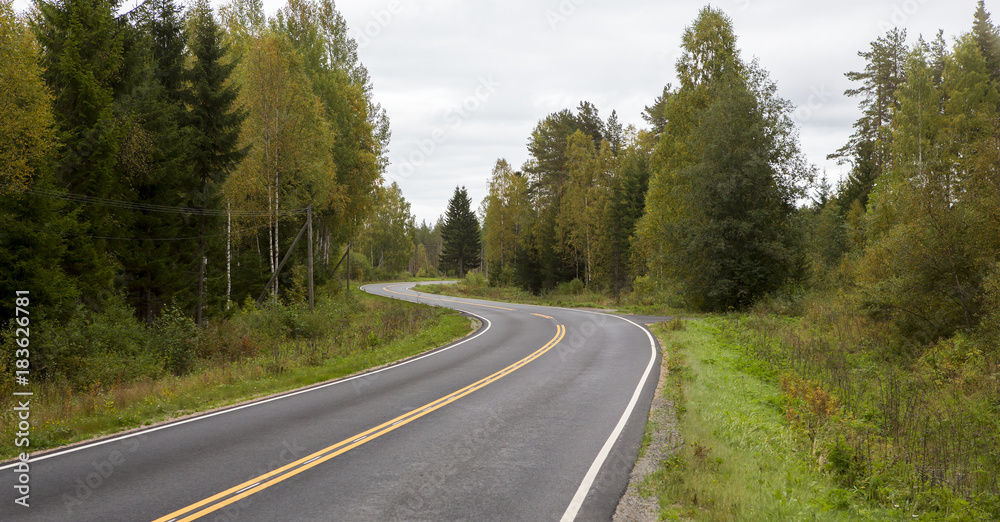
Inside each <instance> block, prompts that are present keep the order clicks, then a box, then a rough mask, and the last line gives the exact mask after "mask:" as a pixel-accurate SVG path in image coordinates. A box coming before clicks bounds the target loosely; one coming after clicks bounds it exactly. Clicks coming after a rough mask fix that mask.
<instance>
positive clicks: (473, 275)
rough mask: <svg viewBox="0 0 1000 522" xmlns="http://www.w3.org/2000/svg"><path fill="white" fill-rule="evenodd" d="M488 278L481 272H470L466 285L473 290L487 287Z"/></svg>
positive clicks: (466, 277) (466, 275)
mask: <svg viewBox="0 0 1000 522" xmlns="http://www.w3.org/2000/svg"><path fill="white" fill-rule="evenodd" d="M486 284H487V282H486V277H485V276H484V275H483V274H481V273H479V272H469V273H468V274H465V285H466V286H468V287H471V288H480V287H483V286H486Z"/></svg>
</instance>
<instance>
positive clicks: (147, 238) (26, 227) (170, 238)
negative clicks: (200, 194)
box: [13, 223, 271, 241]
mask: <svg viewBox="0 0 1000 522" xmlns="http://www.w3.org/2000/svg"><path fill="white" fill-rule="evenodd" d="M13 225H14V226H15V227H17V228H20V229H21V230H27V231H31V232H38V233H41V234H49V235H53V236H63V237H82V238H87V239H106V240H110V241H188V240H194V239H201V238H203V237H223V236H225V235H226V234H227V233H226V232H222V233H219V234H207V235H204V236H193V237H109V236H94V235H90V234H72V233H64V232H53V231H51V230H45V229H41V228H35V227H29V226H27V225H23V224H21V223H14V224H13ZM268 226H271V225H270V224H267V223H265V224H262V225H255V226H252V227H241V228H240V230H241V232H242V231H247V230H255V229H258V228H264V227H268Z"/></svg>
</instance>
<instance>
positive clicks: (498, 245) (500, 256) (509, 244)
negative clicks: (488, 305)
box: [483, 159, 530, 285]
mask: <svg viewBox="0 0 1000 522" xmlns="http://www.w3.org/2000/svg"><path fill="white" fill-rule="evenodd" d="M484 206H485V211H484V213H483V242H484V246H485V251H486V264H487V266H488V267H489V278H490V283H491V284H493V285H507V284H510V283H512V282H513V275H512V274H513V270H514V258H515V252H516V250H517V246H518V243H519V242H520V241H521V240H522V234H523V227H524V226H525V224H526V222H527V218H528V216H527V215H526V213H527V212H530V205H529V201H528V185H527V180H526V179H525V177H524V175H523V174H521V173H520V172H514V171H513V170H512V169H511V167H510V164H509V163H507V160H504V159H498V160H497V162H496V165H495V166H494V167H493V176H492V177H491V178H490V182H489V193H488V194H487V196H486V199H485V201H484Z"/></svg>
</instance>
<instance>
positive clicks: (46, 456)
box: [0, 285, 493, 471]
mask: <svg viewBox="0 0 1000 522" xmlns="http://www.w3.org/2000/svg"><path fill="white" fill-rule="evenodd" d="M365 286H372V285H365ZM363 288H364V287H362V291H365V292H367V290H363ZM368 293H371V292H368ZM375 295H377V294H375ZM390 299H393V298H390ZM411 302H412V301H411ZM454 310H457V311H459V312H464V313H467V314H469V315H471V316H473V317H475V318H476V319H480V320H482V321H484V322H485V323H486V328H483V329H482V330H480V331H479V333H477V334H476V335H473V336H472V337H467V338H465V339H462V340H461V341H458V342H456V343H455V344H452V345H451V346H446V347H444V348H438V349H436V350H434V351H433V352H431V353H425V354H424V355H421V356H419V357H415V358H413V359H410V360H408V361H404V362H401V363H398V364H390V366H386V367H385V368H380V369H378V370H375V371H371V372H368V373H362V374H359V375H355V376H353V377H347V378H343V379H338V380H336V381H333V382H328V383H326V384H320V385H318V386H312V387H311V388H307V389H305V390H299V391H295V392H291V393H286V394H284V395H278V396H277V397H271V398H270V399H261V400H258V401H254V402H250V403H247V404H244V405H242V406H234V407H232V408H227V409H224V410H219V411H217V412H214V413H206V414H204V415H198V416H196V417H191V418H189V419H184V420H180V421H177V422H171V423H169V424H163V425H161V426H155V427H152V428H147V429H140V430H138V431H134V432H131V433H127V434H125V435H121V436H118V437H111V438H108V439H104V440H99V441H97V442H91V443H87V444H82V445H80V446H74V447H72V448H68V449H65V450H62V451H56V452H53V453H46V454H44V455H41V456H38V457H31V458H29V459H28V462H29V463H32V464H33V463H35V462H38V461H40V460H46V459H51V458H53V457H59V456H62V455H66V454H68V453H75V452H77V451H82V450H85V449H90V448H96V447H97V446H102V445H104V444H110V443H112V442H118V441H120V440H125V439H129V438H132V437H138V436H140V435H145V434H147V433H153V432H155V431H160V430H165V429H167V428H174V427H177V426H181V425H183V424H188V423H191V422H195V421H199V420H204V419H208V418H211V417H216V416H219V415H224V414H226V413H232V412H234V411H239V410H242V409H246V408H250V407H253V406H259V405H261V404H267V403H269V402H274V401H278V400H281V399H287V398H289V397H294V396H296V395H301V394H303V393H309V392H313V391H316V390H320V389H323V388H328V387H330V386H335V385H338V384H343V383H345V382H349V381H353V380H355V379H362V378H365V377H370V376H372V375H375V374H376V373H381V372H384V371H386V370H392V369H394V368H399V367H400V366H403V365H406V364H410V363H412V362H417V361H419V360H420V359H423V358H425V357H430V356H432V355H437V354H439V353H442V352H445V351H448V350H451V349H452V348H454V347H456V346H459V345H462V344H465V343H467V342H469V341H471V340H473V339H475V338H477V337H479V336H480V335H483V334H484V333H486V331H487V330H489V329H490V326H492V325H493V323H491V322H490V320H489V319H487V318H485V317H482V316H480V315H477V314H475V313H472V312H469V311H467V310H458V309H454ZM20 463H21V461H20V460H17V459H15V460H14V461H13V462H11V463H10V464H5V465H3V466H0V471H2V470H5V469H10V468H13V467H14V466H17V465H18V464H20Z"/></svg>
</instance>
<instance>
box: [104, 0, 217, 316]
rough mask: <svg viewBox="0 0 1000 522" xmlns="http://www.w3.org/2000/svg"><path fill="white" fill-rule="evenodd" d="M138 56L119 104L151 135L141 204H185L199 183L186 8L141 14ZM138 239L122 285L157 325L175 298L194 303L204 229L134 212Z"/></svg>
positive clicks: (156, 4) (164, 2) (125, 255)
mask: <svg viewBox="0 0 1000 522" xmlns="http://www.w3.org/2000/svg"><path fill="white" fill-rule="evenodd" d="M135 14H136V27H135V28H134V30H133V31H132V33H131V34H133V35H134V40H135V43H134V47H136V48H137V49H136V50H135V51H134V52H135V53H136V54H139V55H140V61H141V62H142V65H143V66H142V70H141V74H139V75H137V76H138V78H137V81H136V82H135V85H134V86H133V88H132V90H131V92H129V93H128V95H127V96H122V97H120V99H119V101H118V105H119V106H120V107H121V111H122V112H123V113H125V114H126V115H127V117H128V119H129V120H130V121H132V122H133V123H132V129H131V132H132V134H133V135H134V136H137V137H141V138H143V139H142V140H135V141H141V142H142V144H143V145H144V147H145V151H142V152H144V153H141V154H135V156H138V157H140V158H141V160H142V163H143V164H142V165H141V167H140V168H138V169H136V170H137V172H136V173H135V175H134V176H133V177H132V179H133V182H132V184H133V186H134V187H135V196H136V198H137V200H139V201H141V202H143V203H147V204H153V205H159V206H162V207H184V206H188V204H190V199H189V198H187V197H185V194H186V193H187V192H190V190H191V187H193V186H195V185H196V183H197V180H196V179H194V173H193V171H192V168H191V159H190V156H189V155H188V148H189V145H190V141H189V140H190V133H189V126H188V122H187V109H186V107H185V106H184V98H185V78H184V74H185V71H184V60H185V58H186V53H185V47H186V45H185V41H184V35H183V28H184V26H183V20H182V17H181V9H180V7H179V6H177V5H176V4H175V3H174V1H173V0H154V1H150V2H147V3H146V4H143V5H142V6H141V7H140V8H139V9H137V12H136V13H135ZM133 214H134V215H133V218H132V222H131V225H130V227H131V231H132V241H130V242H129V243H128V244H126V245H125V246H126V247H127V249H125V250H124V251H122V252H121V253H120V254H119V258H120V259H121V262H122V273H121V274H120V276H119V280H120V281H122V284H123V286H124V289H125V291H126V295H127V296H128V299H129V302H130V303H131V304H132V306H133V307H135V309H136V313H137V315H138V316H139V317H142V318H144V319H145V320H146V321H147V322H152V321H153V319H154V318H155V317H156V316H157V315H158V314H159V312H160V310H162V308H163V307H164V306H165V305H167V304H169V303H170V302H171V301H173V302H176V303H178V304H187V303H190V302H191V300H192V298H193V296H194V292H193V291H192V288H193V286H194V283H195V279H194V277H192V274H191V271H190V269H189V268H190V267H189V265H190V263H191V259H192V257H193V256H192V253H194V252H197V250H198V239H197V238H196V236H197V235H198V230H197V228H196V227H194V226H192V224H190V223H186V222H185V221H186V220H185V219H184V217H183V216H181V215H179V214H176V213H165V212H161V211H149V210H142V211H136V212H134V213H133Z"/></svg>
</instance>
